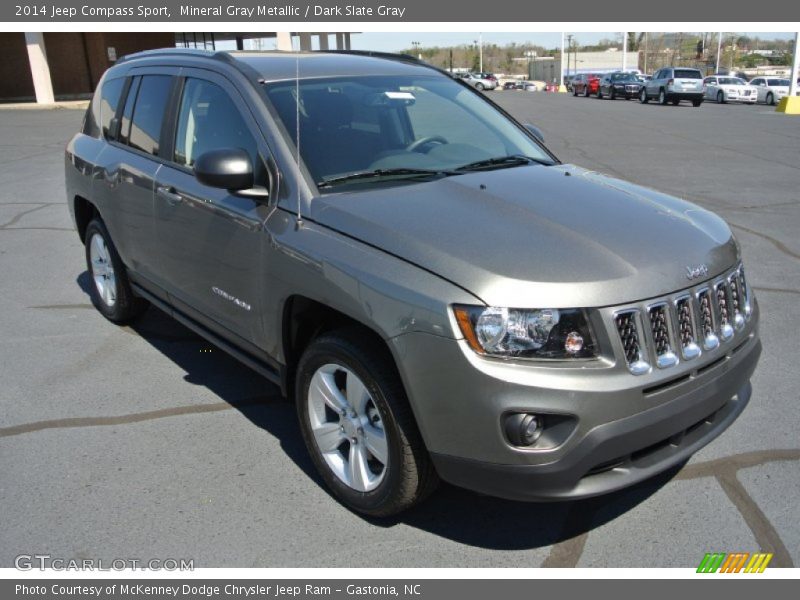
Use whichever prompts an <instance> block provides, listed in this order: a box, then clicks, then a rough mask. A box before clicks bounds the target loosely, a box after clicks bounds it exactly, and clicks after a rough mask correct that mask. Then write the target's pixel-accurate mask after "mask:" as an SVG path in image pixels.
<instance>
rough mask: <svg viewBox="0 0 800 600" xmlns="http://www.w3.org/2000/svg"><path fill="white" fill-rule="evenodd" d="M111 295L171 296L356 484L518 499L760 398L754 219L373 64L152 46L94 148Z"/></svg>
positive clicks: (371, 57)
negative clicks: (626, 174)
mask: <svg viewBox="0 0 800 600" xmlns="http://www.w3.org/2000/svg"><path fill="white" fill-rule="evenodd" d="M66 183H67V193H68V197H69V205H70V207H71V210H72V212H73V216H74V220H75V223H76V226H77V229H78V233H79V234H80V236H81V239H82V240H83V241H84V244H85V246H86V259H87V265H88V269H89V272H90V274H91V276H92V280H93V285H92V296H93V301H94V303H95V304H96V306H97V308H98V309H99V310H100V311H101V312H102V313H103V314H104V315H105V316H106V317H108V318H109V319H111V320H112V321H127V320H130V319H133V318H135V317H136V316H137V315H139V314H140V313H141V312H142V310H144V308H145V307H146V306H147V303H148V302H149V303H152V304H155V305H156V306H158V307H159V308H161V309H163V310H165V311H167V312H169V313H170V314H172V315H174V317H175V318H176V319H178V320H180V321H181V322H183V323H184V324H186V325H187V326H189V327H191V328H193V329H194V330H196V331H198V332H199V333H201V334H202V335H204V336H205V337H207V338H208V339H210V340H211V341H213V342H214V343H215V344H217V345H218V346H220V347H221V348H224V349H225V350H227V351H229V352H231V353H232V354H234V355H235V356H237V357H238V358H239V359H241V360H242V361H244V362H245V363H247V364H248V365H250V366H251V367H253V368H254V369H257V370H258V371H259V372H261V373H263V374H264V375H265V376H267V377H268V378H270V379H271V380H273V381H275V382H277V383H279V384H280V385H281V386H282V389H283V391H284V393H285V394H286V395H287V396H289V397H293V398H294V399H295V401H296V404H297V411H298V415H299V419H300V423H301V430H302V432H303V436H304V438H305V442H306V444H307V446H308V449H309V452H310V454H311V456H312V458H313V460H314V463H315V464H316V467H317V468H318V469H319V471H320V473H321V474H322V477H323V478H324V480H325V482H326V483H327V485H328V486H329V487H330V489H331V490H332V491H333V493H334V494H335V495H336V496H337V497H338V498H339V499H340V500H341V501H342V502H344V503H345V504H346V505H348V506H349V507H351V508H353V509H355V510H357V511H360V512H363V513H367V514H371V515H389V514H393V513H397V512H399V511H401V510H403V509H406V508H408V507H409V506H411V505H412V504H414V503H415V502H418V501H419V500H421V499H422V498H423V497H424V496H425V495H426V494H427V493H429V492H430V491H431V490H432V489H433V487H434V486H435V483H436V482H437V481H438V479H439V478H441V479H444V480H446V481H449V482H452V483H454V484H456V485H459V486H463V487H466V488H471V489H474V490H478V491H481V492H485V493H489V494H494V495H498V496H502V497H507V498H516V499H530V500H537V499H538V500H542V499H570V498H579V497H585V496H591V495H596V494H601V493H605V492H609V491H611V490H616V489H619V488H621V487H623V486H627V485H630V484H632V483H635V482H637V481H641V480H643V479H645V478H647V477H650V476H651V475H653V474H655V473H658V472H661V471H664V470H665V469H668V468H670V467H672V466H675V465H678V464H680V463H682V462H684V461H685V460H687V459H688V457H689V456H690V455H691V454H692V453H693V452H695V451H697V450H698V449H699V448H701V447H702V446H704V445H705V444H707V443H708V442H709V441H711V440H712V439H713V438H714V437H716V436H717V435H719V434H720V433H721V432H722V431H723V430H724V429H725V428H726V427H728V426H729V425H730V424H731V422H732V421H733V420H734V419H735V418H736V417H737V416H738V415H739V414H740V413H741V412H742V410H743V409H744V407H745V405H746V404H747V402H748V400H749V399H750V389H751V388H750V383H749V380H750V377H751V375H752V373H753V369H754V368H755V366H756V362H757V360H758V356H759V354H760V342H759V339H758V332H757V323H758V308H757V305H756V302H755V298H754V297H753V293H752V290H751V288H750V287H749V286H748V284H747V281H746V280H745V276H744V271H743V269H742V263H741V258H740V253H739V247H738V245H737V243H736V240H735V239H734V237H733V236H732V234H731V231H730V229H729V228H728V227H727V225H726V224H725V223H724V222H723V221H722V220H721V219H720V218H718V217H717V216H715V215H714V214H712V213H710V212H708V211H706V210H703V209H702V208H699V207H697V206H695V205H693V204H689V203H687V202H684V201H681V200H678V199H675V198H672V197H670V196H666V195H664V194H660V193H658V192H655V191H652V190H649V189H646V188H643V187H640V186H637V185H633V184H630V183H626V182H623V181H620V180H618V179H612V178H609V177H606V176H603V175H600V174H597V173H594V172H590V171H586V170H583V169H580V168H578V167H575V166H572V165H565V164H561V163H559V161H558V160H557V159H556V158H555V157H554V156H553V155H552V154H551V153H550V152H549V151H547V150H546V149H545V148H544V146H543V145H542V144H541V143H540V141H539V134H538V132H537V131H536V130H535V128H532V127H530V128H526V127H524V126H521V125H519V124H518V123H517V122H515V121H514V120H513V119H511V118H510V117H509V116H508V115H507V114H505V113H504V112H503V111H502V110H500V109H499V108H498V107H497V106H495V105H494V104H493V103H492V102H491V101H489V100H487V99H486V98H485V97H484V96H483V95H482V94H480V93H478V92H476V91H474V90H473V89H471V88H470V87H469V86H467V85H465V84H463V83H461V82H458V81H455V80H453V79H452V78H451V77H448V76H447V75H446V74H444V73H442V72H440V71H438V70H436V69H434V68H431V67H429V66H426V65H424V64H422V63H419V62H416V61H413V60H411V59H407V58H400V57H394V58H391V57H388V56H380V55H375V54H369V53H366V54H365V53H362V54H359V53H301V54H292V53H210V52H202V51H177V50H165V51H155V52H148V53H142V54H138V55H134V56H131V57H128V58H126V59H124V60H122V61H120V62H119V63H118V64H117V65H115V66H114V67H113V68H111V69H110V70H109V71H108V72H107V73H106V74H105V76H104V77H103V79H102V81H101V83H100V85H99V86H98V89H97V92H96V94H95V96H94V99H93V100H92V103H91V106H90V108H89V110H88V111H87V114H86V118H85V123H84V125H83V129H82V131H81V132H80V133H78V134H77V135H76V136H75V137H74V138H73V139H72V140H71V141H70V142H69V145H68V147H67V151H66Z"/></svg>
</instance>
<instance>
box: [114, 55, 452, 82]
mask: <svg viewBox="0 0 800 600" xmlns="http://www.w3.org/2000/svg"><path fill="white" fill-rule="evenodd" d="M161 57H163V58H171V59H175V58H186V59H189V60H192V59H195V60H196V59H198V58H207V59H211V60H218V61H221V62H225V63H227V64H229V65H230V64H233V65H236V64H237V63H239V64H240V65H241V66H242V67H244V68H242V70H245V71H249V72H251V73H252V72H255V73H257V74H258V76H259V77H260V78H261V79H262V80H263V81H264V82H273V81H286V80H293V79H295V77H296V75H297V71H298V68H299V75H300V79H315V78H322V77H342V76H352V75H431V72H432V71H436V72H438V71H439V70H438V69H436V68H435V67H431V66H430V65H427V64H426V63H423V62H422V61H419V60H417V59H416V58H414V57H411V56H406V55H402V54H388V53H380V52H359V51H348V50H345V51H324V52H282V51H277V50H276V51H241V50H237V51H231V52H227V51H225V52H223V51H220V52H212V51H209V50H195V49H184V48H167V49H161V50H147V51H144V52H137V53H135V54H130V55H127V56H124V57H123V58H122V59H120V60H119V61H117V63H118V64H119V63H126V62H130V61H135V60H137V59H150V60H153V59H158V58H161Z"/></svg>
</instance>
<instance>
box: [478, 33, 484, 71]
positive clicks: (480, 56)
mask: <svg viewBox="0 0 800 600" xmlns="http://www.w3.org/2000/svg"><path fill="white" fill-rule="evenodd" d="M478 52H479V60H480V66H481V73H483V33H479V34H478Z"/></svg>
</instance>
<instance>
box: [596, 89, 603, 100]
mask: <svg viewBox="0 0 800 600" xmlns="http://www.w3.org/2000/svg"><path fill="white" fill-rule="evenodd" d="M597 99H598V100H602V99H603V88H601V87H600V86H598V87H597Z"/></svg>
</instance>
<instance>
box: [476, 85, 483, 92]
mask: <svg viewBox="0 0 800 600" xmlns="http://www.w3.org/2000/svg"><path fill="white" fill-rule="evenodd" d="M475 87H476V88H477V89H479V90H480V91H483V84H482V83H476V84H475Z"/></svg>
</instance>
